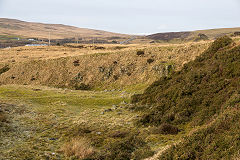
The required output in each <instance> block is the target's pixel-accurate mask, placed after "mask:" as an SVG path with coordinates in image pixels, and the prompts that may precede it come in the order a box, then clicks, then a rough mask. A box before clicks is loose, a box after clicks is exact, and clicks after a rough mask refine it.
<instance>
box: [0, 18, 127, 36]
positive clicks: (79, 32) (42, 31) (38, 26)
mask: <svg viewBox="0 0 240 160" xmlns="http://www.w3.org/2000/svg"><path fill="white" fill-rule="evenodd" d="M0 28H1V30H0V34H4V35H19V36H25V37H34V38H48V37H49V32H51V38H52V39H63V38H73V37H76V36H78V37H129V36H128V35H124V34H118V33H112V32H106V31H100V30H93V29H86V28H77V27H73V26H67V25H62V24H43V23H32V22H24V21H19V20H15V19H5V18H0Z"/></svg>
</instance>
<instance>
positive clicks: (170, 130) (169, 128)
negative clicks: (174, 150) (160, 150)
mask: <svg viewBox="0 0 240 160" xmlns="http://www.w3.org/2000/svg"><path fill="white" fill-rule="evenodd" d="M178 132H179V129H178V128H177V127H175V126H173V125H171V124H167V123H163V124H161V125H160V126H159V127H154V128H152V133H153V134H173V135H174V134H178Z"/></svg>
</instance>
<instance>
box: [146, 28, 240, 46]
mask: <svg viewBox="0 0 240 160" xmlns="http://www.w3.org/2000/svg"><path fill="white" fill-rule="evenodd" d="M235 32H240V28H239V27H238V28H219V29H208V30H197V31H189V32H169V33H168V32H167V33H156V34H153V35H148V36H147V37H148V38H150V39H155V40H158V41H159V42H166V41H167V42H169V43H185V42H186V41H192V40H197V38H198V40H197V41H199V40H205V39H201V38H200V39H199V36H198V35H199V34H204V35H206V36H207V37H208V39H210V40H213V39H216V38H218V37H222V36H224V35H228V36H232V35H233V34H234V33H235Z"/></svg>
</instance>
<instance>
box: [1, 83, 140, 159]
mask: <svg viewBox="0 0 240 160" xmlns="http://www.w3.org/2000/svg"><path fill="white" fill-rule="evenodd" d="M38 88H41V90H39V91H35V90H34V89H38ZM0 98H1V102H4V103H5V107H4V105H2V104H1V107H2V108H4V109H6V115H7V116H8V121H9V122H8V123H4V124H3V126H2V127H1V125H0V127H1V130H0V137H1V139H2V140H3V141H2V140H1V143H0V150H1V155H0V159H4V158H10V159H14V158H17V159H27V158H28V159H29V158H30V159H32V158H33V159H41V158H44V159H45V158H47V157H49V158H53V159H56V158H58V157H62V158H64V155H63V154H62V153H61V152H60V148H61V146H62V145H63V143H65V142H67V141H68V140H69V139H71V138H72V137H74V136H76V135H78V134H80V132H81V128H88V127H89V128H91V129H93V131H92V132H91V133H90V134H89V135H88V136H90V137H91V136H95V138H96V137H97V133H96V132H102V133H104V132H105V131H107V130H113V129H116V128H119V127H126V128H131V127H133V125H132V123H131V121H132V120H131V119H132V118H133V117H134V116H135V113H130V112H128V111H126V110H125V109H124V108H118V109H117V110H114V111H112V112H108V113H105V114H104V115H102V114H101V112H103V111H104V109H109V108H111V107H112V105H121V102H122V101H126V102H128V101H129V94H128V93H122V92H117V91H115V92H90V91H71V90H59V89H52V88H46V87H40V86H39V87H36V86H35V87H31V86H1V87H0ZM9 103H10V104H13V105H7V104H9ZM122 105H124V104H122ZM120 112H121V114H120ZM1 124H2V123H1ZM51 138H54V140H51ZM52 153H55V155H54V154H52Z"/></svg>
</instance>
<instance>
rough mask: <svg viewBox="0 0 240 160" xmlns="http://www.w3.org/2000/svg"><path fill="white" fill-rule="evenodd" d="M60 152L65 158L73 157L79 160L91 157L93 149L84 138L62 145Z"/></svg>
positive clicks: (74, 139)
mask: <svg viewBox="0 0 240 160" xmlns="http://www.w3.org/2000/svg"><path fill="white" fill-rule="evenodd" d="M61 150H62V151H63V152H64V154H65V156H67V157H71V156H75V157H77V158H80V159H87V158H90V157H91V156H93V154H94V149H93V147H91V145H90V143H89V142H88V140H87V139H85V138H81V137H79V138H73V139H72V140H71V141H70V142H68V143H66V144H64V145H63V147H62V148H61Z"/></svg>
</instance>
